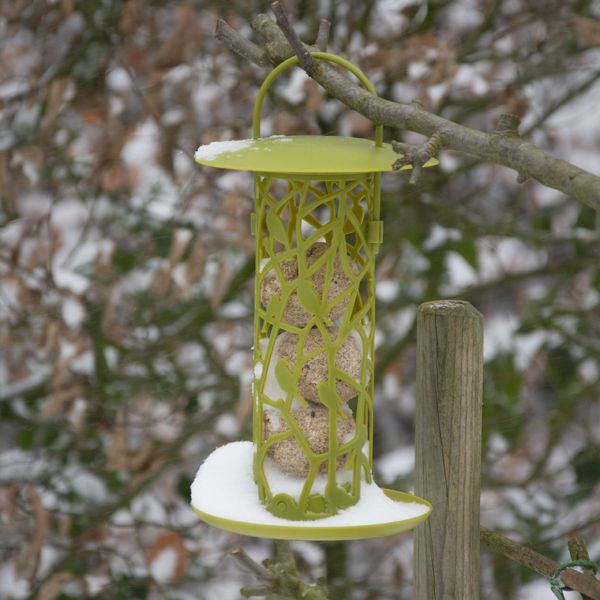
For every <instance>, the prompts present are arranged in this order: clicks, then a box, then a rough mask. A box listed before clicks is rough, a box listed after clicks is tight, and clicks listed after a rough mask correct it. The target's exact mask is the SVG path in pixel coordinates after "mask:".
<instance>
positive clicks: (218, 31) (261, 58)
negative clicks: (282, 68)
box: [215, 19, 271, 67]
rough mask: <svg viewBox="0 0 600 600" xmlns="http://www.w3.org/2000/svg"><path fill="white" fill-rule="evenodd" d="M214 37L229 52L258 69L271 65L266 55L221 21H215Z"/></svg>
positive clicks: (258, 47)
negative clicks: (251, 63)
mask: <svg viewBox="0 0 600 600" xmlns="http://www.w3.org/2000/svg"><path fill="white" fill-rule="evenodd" d="M215 37H216V38H217V39H218V40H220V41H222V42H223V43H224V44H225V45H226V46H227V47H228V48H229V49H230V50H233V51H234V52H235V53H236V54H239V55H240V56H243V57H244V58H245V59H246V60H249V61H250V62H253V63H254V64H256V65H258V66H260V67H268V66H270V65H271V62H270V61H269V57H268V56H267V53H266V52H265V51H264V50H263V49H262V48H261V47H260V46H257V45H256V44H254V43H252V42H251V41H250V40H247V39H246V38H245V37H244V36H242V35H240V34H239V33H238V32H237V31H236V30H235V29H233V27H230V26H229V25H228V24H227V23H226V22H225V21H223V19H217V26H216V28H215Z"/></svg>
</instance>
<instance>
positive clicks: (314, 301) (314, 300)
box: [298, 281, 323, 316]
mask: <svg viewBox="0 0 600 600" xmlns="http://www.w3.org/2000/svg"><path fill="white" fill-rule="evenodd" d="M298 299H299V300H300V304H302V308H304V310H305V311H306V312H308V313H311V314H314V315H318V316H322V313H323V309H322V307H321V302H320V301H319V296H317V293H316V292H315V290H314V289H313V287H312V285H311V283H310V282H309V281H298Z"/></svg>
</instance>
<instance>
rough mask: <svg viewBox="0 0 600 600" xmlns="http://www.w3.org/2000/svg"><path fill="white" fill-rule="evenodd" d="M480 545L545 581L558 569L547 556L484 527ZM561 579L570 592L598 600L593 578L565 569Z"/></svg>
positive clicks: (599, 583)
mask: <svg viewBox="0 0 600 600" xmlns="http://www.w3.org/2000/svg"><path fill="white" fill-rule="evenodd" d="M481 543H482V544H484V545H485V546H487V547H488V548H489V549H490V550H492V551H493V552H497V553H499V554H502V555H503V556H505V557H506V558H508V559H510V560H512V561H514V562H516V563H518V564H520V565H523V566H524V567H527V568H528V569H531V570H532V571H535V572H536V573H539V574H540V575H542V576H543V577H546V578H547V579H549V578H550V577H552V576H553V575H554V572H555V571H556V568H557V567H558V563H557V562H556V561H554V560H552V559H550V558H548V557H547V556H543V555H542V554H538V553H537V552H535V551H534V550H531V549H530V548H527V547H526V546H521V544H517V543H516V542H513V541H512V540H509V539H508V538H507V537H504V536H503V535H501V534H499V533H496V532H494V531H490V530H489V529H485V528H484V527H482V528H481ZM561 579H562V580H563V581H564V582H565V584H566V585H568V586H569V587H570V588H571V589H572V590H575V591H577V592H579V593H580V594H585V595H586V596H588V597H589V598H591V600H600V581H598V580H597V579H596V578H595V577H590V576H589V575H584V574H583V573H579V572H578V571H575V570H573V569H565V570H564V571H563V572H562V574H561Z"/></svg>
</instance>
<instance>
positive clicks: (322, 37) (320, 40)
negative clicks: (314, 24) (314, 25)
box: [315, 19, 331, 52]
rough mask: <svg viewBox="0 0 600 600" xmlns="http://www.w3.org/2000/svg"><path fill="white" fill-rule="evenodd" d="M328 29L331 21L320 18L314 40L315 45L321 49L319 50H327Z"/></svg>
mask: <svg viewBox="0 0 600 600" xmlns="http://www.w3.org/2000/svg"><path fill="white" fill-rule="evenodd" d="M330 30H331V21H329V20H327V19H321V22H320V23H319V31H318V32H317V39H316V41H315V46H316V47H317V48H318V49H319V50H321V52H325V50H327V45H328V44H329V32H330Z"/></svg>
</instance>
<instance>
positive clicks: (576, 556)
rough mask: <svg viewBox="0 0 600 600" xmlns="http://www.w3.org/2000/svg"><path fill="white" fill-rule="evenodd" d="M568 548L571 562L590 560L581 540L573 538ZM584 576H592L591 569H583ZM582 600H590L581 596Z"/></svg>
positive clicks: (588, 597) (584, 595)
mask: <svg viewBox="0 0 600 600" xmlns="http://www.w3.org/2000/svg"><path fill="white" fill-rule="evenodd" d="M567 544H568V546H569V554H570V555H571V558H572V559H573V560H590V555H589V553H588V549H587V548H586V546H585V542H584V541H583V539H582V538H578V537H574V538H571V539H570V540H569V541H568V542H567ZM583 572H584V574H585V575H593V574H594V571H593V570H592V569H583ZM581 598H582V600H591V598H590V596H587V595H586V594H582V595H581Z"/></svg>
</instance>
